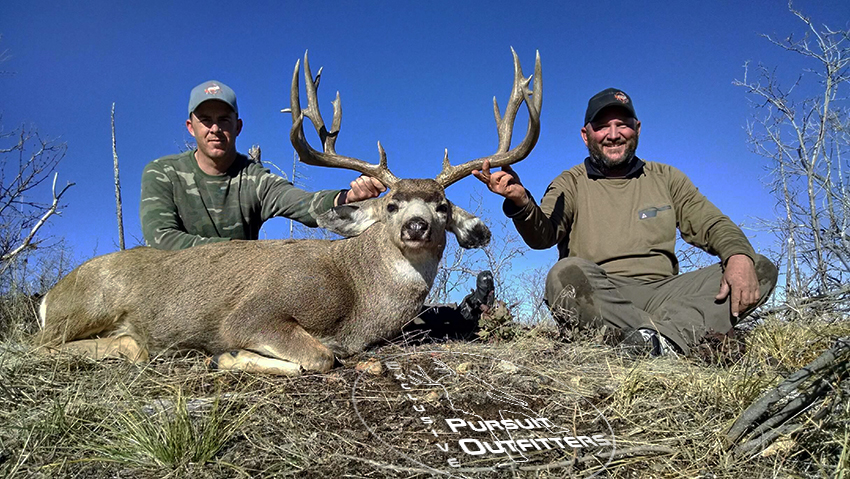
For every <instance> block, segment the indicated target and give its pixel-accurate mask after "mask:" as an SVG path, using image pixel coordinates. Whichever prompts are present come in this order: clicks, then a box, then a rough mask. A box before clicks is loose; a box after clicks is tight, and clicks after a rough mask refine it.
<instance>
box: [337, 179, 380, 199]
mask: <svg viewBox="0 0 850 479" xmlns="http://www.w3.org/2000/svg"><path fill="white" fill-rule="evenodd" d="M349 186H350V187H351V189H350V190H348V192H347V193H346V195H345V200H344V201H342V202H341V203H340V204H345V203H354V202H355V201H363V200H368V199H369V198H375V197H376V196H379V195H380V194H381V193H383V192H385V191H387V187H386V186H384V184H383V183H381V182H380V181H378V180H377V179H376V178H372V177H371V176H359V177H357V178H355V179H354V181H352V182H351V184H350V185H349Z"/></svg>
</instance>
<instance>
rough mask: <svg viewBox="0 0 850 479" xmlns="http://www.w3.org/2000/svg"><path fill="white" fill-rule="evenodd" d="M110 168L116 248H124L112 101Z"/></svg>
mask: <svg viewBox="0 0 850 479" xmlns="http://www.w3.org/2000/svg"><path fill="white" fill-rule="evenodd" d="M112 169H113V171H114V172H115V215H116V216H117V219H118V248H119V249H124V213H123V208H122V206H121V180H120V177H119V175H118V171H119V170H118V149H117V148H116V143H115V102H112Z"/></svg>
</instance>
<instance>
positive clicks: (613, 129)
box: [581, 107, 640, 171]
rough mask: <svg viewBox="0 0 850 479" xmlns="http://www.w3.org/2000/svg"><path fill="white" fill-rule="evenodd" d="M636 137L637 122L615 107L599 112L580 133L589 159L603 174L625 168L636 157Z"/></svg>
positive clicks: (638, 126)
mask: <svg viewBox="0 0 850 479" xmlns="http://www.w3.org/2000/svg"><path fill="white" fill-rule="evenodd" d="M639 137H640V122H639V121H638V120H636V119H635V118H633V117H632V116H631V115H630V114H629V112H628V111H627V110H625V109H623V108H618V107H610V108H606V109H604V110H602V111H601V112H599V114H598V115H596V117H595V118H594V119H593V120H592V121H591V122H590V123H588V124H587V125H585V126H584V127H583V128H582V129H581V138H582V139H583V140H584V144H585V145H587V151H588V152H589V153H590V157H591V159H592V160H593V161H594V163H595V164H596V165H597V166H598V167H600V168H601V169H602V170H603V171H604V170H611V169H616V168H619V167H622V166H625V165H627V164H628V163H629V161H630V160H631V159H632V158H633V157H634V156H635V151H637V145H638V138H639Z"/></svg>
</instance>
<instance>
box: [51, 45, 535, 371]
mask: <svg viewBox="0 0 850 479" xmlns="http://www.w3.org/2000/svg"><path fill="white" fill-rule="evenodd" d="M511 51H512V53H513V57H514V84H513V89H512V92H511V95H510V99H509V103H508V105H507V108H506V111H505V114H504V116H502V115H500V112H499V107H498V104H496V102H495V99H494V108H495V112H496V121H497V127H498V135H499V147H498V151H497V152H496V153H495V154H494V155H492V156H489V157H487V158H480V159H477V160H473V161H470V162H467V163H464V164H462V165H457V166H451V165H450V163H449V160H448V152H446V155H445V158H444V160H443V169H442V172H440V174H439V175H438V176H437V177H436V179H433V180H432V179H398V178H397V177H396V176H394V175H393V174H392V173H391V172H390V170H389V169H388V168H387V161H386V153H385V152H384V149H383V147H382V146H381V144H380V142H379V143H378V150H379V154H380V162H379V163H378V164H370V163H367V162H364V161H362V160H359V159H355V158H348V157H345V156H341V155H339V154H337V153H336V151H335V149H334V143H335V141H336V138H337V134H338V133H339V126H340V122H341V119H342V113H341V107H340V100H339V94H337V97H336V100H335V101H334V102H333V105H334V116H333V122H332V126H331V130H330V131H328V130H327V128H326V127H325V124H324V122H323V120H322V117H321V115H320V113H319V108H318V101H317V94H316V92H317V89H318V85H319V79H320V78H321V69H320V70H319V72H318V74H317V75H316V78H315V80H314V79H313V75H312V73H311V72H310V67H309V64H308V60H307V54H306V53H305V55H304V79H305V82H306V87H305V88H306V96H307V100H308V105H307V108H305V109H303V110H302V109H301V105H300V101H299V95H300V89H299V84H298V77H299V68H300V66H299V64H300V61H299V62H296V64H295V71H294V73H293V75H292V90H291V99H290V100H291V102H290V108H289V109H288V111H290V112H291V114H292V129H291V131H290V139H291V141H292V145H293V146H294V147H295V150H296V151H297V152H298V154H299V156H300V157H301V161H303V162H304V163H307V164H310V165H317V166H327V167H334V168H346V169H350V170H354V171H358V172H360V173H363V174H366V175H370V176H373V177H375V178H378V179H379V180H381V182H383V183H384V185H386V186H387V187H388V188H389V191H388V193H387V194H385V195H384V196H383V197H380V198H373V199H369V200H365V201H361V202H357V203H352V204H348V205H344V206H338V207H336V208H334V209H332V210H330V211H328V212H327V213H325V214H324V215H322V217H321V218H319V225H320V226H322V227H324V228H327V229H329V230H331V231H333V232H336V233H338V234H340V235H342V236H345V237H346V238H344V239H340V240H266V241H229V242H223V243H215V244H210V245H205V246H197V247H193V248H189V249H185V250H180V251H162V250H156V249H152V248H147V247H144V248H135V249H131V250H125V251H119V252H115V253H112V254H107V255H104V256H100V257H97V258H94V259H92V260H90V261H88V262H86V263H84V264H83V265H81V266H80V267H78V268H77V269H75V270H74V271H72V272H71V273H70V274H68V276H66V277H65V278H63V279H62V280H61V281H59V283H57V284H56V286H55V287H53V289H51V290H50V291H49V292H48V293H47V295H46V296H45V297H44V299H43V300H42V303H41V306H40V308H39V319H40V323H41V326H42V331H41V332H40V333H39V335H38V336H37V337H36V342H37V344H39V345H40V346H42V347H44V348H45V349H47V350H48V351H54V352H55V351H69V352H75V353H78V354H83V355H86V356H89V357H93V358H95V359H99V358H104V357H125V358H127V359H130V360H132V361H144V360H147V358H148V357H149V354H158V353H160V352H161V351H163V350H166V349H180V350H183V349H196V350H201V351H203V352H205V353H207V354H209V355H212V358H211V359H210V360H209V362H210V364H211V365H212V366H214V367H218V368H221V369H239V370H247V371H258V372H266V373H271V374H283V375H296V374H299V373H300V371H301V370H302V369H304V370H313V371H319V372H326V371H328V370H330V369H331V368H332V367H333V366H334V361H335V356H336V357H341V358H342V357H347V356H350V355H352V354H355V353H357V352H360V351H363V350H364V349H365V348H367V347H368V346H370V345H372V344H374V343H376V342H378V341H380V340H382V339H390V338H393V337H396V336H397V335H398V334H399V333H400V332H401V329H402V326H403V325H404V324H405V323H406V322H408V321H409V320H410V319H411V318H413V317H414V316H415V315H416V314H417V313H418V312H419V310H420V308H421V307H422V304H423V302H424V301H425V298H426V296H427V294H428V291H429V290H430V289H431V285H432V283H433V280H434V277H435V275H436V273H437V267H438V264H439V262H440V258H441V257H442V254H443V249H444V247H445V244H446V231H450V232H452V233H453V234H454V235H455V236H456V237H457V241H458V243H459V244H460V245H461V246H462V247H464V248H475V247H481V246H485V245H486V244H487V243H488V242H489V240H490V231H489V230H488V229H487V227H486V226H485V225H484V223H483V222H482V221H481V220H480V219H479V218H477V217H475V216H473V215H472V214H470V213H468V212H466V211H464V210H463V209H461V208H459V207H458V206H456V205H454V204H453V203H451V202H450V201H448V200H447V199H446V195H445V188H446V187H447V186H448V185H450V184H452V183H454V182H456V181H458V180H460V179H462V178H464V177H466V176H468V175H469V174H470V173H471V172H472V170H473V169H480V168H481V166H482V164H483V162H484V160H487V159H489V160H490V163H491V165H493V166H504V165H510V164H513V163H516V162H518V161H520V160H522V159H523V158H525V157H526V156H528V154H529V152H531V149H532V148H533V147H534V145H535V143H536V142H537V138H538V136H539V132H540V109H541V106H542V90H541V88H542V79H541V67H540V55H539V53H538V54H537V58H536V62H535V70H534V74H533V75H532V77H533V79H534V83H533V89H532V88H531V87H530V82H531V78H532V77H529V78H526V77H525V76H524V75H523V73H522V69H521V67H520V63H519V58H518V57H517V55H516V52H514V51H513V49H512V50H511ZM523 102H525V104H526V107H527V109H528V114H529V120H528V128H527V132H526V136H525V138H524V139H523V140H522V142H521V143H519V144H518V145H517V146H516V147H514V148H513V149H511V148H510V145H511V135H512V130H513V125H514V120H515V119H516V115H517V111H518V110H519V108H520V106H521V105H522V103H523ZM284 111H287V110H284ZM305 118H308V119H310V121H311V123H312V124H313V126H314V127H315V129H316V131H317V132H318V134H319V138H320V140H321V142H322V150H323V151H321V152H320V151H317V150H315V149H313V148H312V147H311V146H310V145H309V144H308V142H307V140H306V138H305V136H304V129H303V122H304V119H305Z"/></svg>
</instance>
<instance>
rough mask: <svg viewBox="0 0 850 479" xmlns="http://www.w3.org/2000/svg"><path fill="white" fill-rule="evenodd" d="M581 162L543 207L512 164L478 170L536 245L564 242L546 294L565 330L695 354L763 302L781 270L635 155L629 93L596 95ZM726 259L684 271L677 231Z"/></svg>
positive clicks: (703, 203)
mask: <svg viewBox="0 0 850 479" xmlns="http://www.w3.org/2000/svg"><path fill="white" fill-rule="evenodd" d="M581 137H582V140H584V143H585V145H586V146H587V150H588V153H589V155H588V157H587V158H585V160H584V162H582V163H581V164H578V165H576V166H574V167H573V168H571V169H569V170H567V171H564V172H563V173H561V174H560V175H558V176H557V177H556V178H555V179H554V180H553V181H552V184H550V185H549V187H548V188H547V189H546V193H545V194H544V195H543V198H542V200H541V201H540V205H538V204H537V203H536V202H535V201H534V199H533V198H532V197H531V194H530V193H529V192H528V190H526V189H525V188H524V187H523V186H522V183H520V180H519V176H517V174H516V172H514V171H513V170H512V169H511V168H502V171H497V172H491V171H490V165H489V164H488V163H487V162H485V163H484V166H483V168H482V170H481V171H475V172H473V174H474V175H475V176H476V177H477V178H478V179H479V180H481V181H482V182H484V183H485V184H487V187H488V188H489V189H490V191H493V192H494V193H496V194H499V195H501V196H503V197H505V201H504V205H503V209H504V212H505V214H506V215H507V216H508V217H509V218H511V219H512V220H513V222H514V225H515V226H516V228H517V231H519V233H520V235H521V236H522V237H523V239H524V240H525V242H526V243H527V244H528V245H529V246H530V247H531V248H534V249H545V248H549V247H551V246H553V245H558V255H559V261H558V262H557V263H556V264H555V266H554V267H553V268H552V269H551V270H550V271H549V274H548V276H547V278H546V290H545V294H544V298H545V299H546V302H547V304H548V305H549V308H550V309H551V311H552V314H553V317H554V318H555V319H556V320H557V321H558V323H559V325H560V326H561V327H563V328H578V329H581V328H587V327H603V326H606V327H608V328H614V330H615V331H618V333H619V334H617V336H619V337H621V338H623V340H624V341H626V342H627V343H629V344H631V345H639V346H641V347H642V348H643V347H645V348H646V350H647V351H648V352H650V353H651V354H653V355H660V354H665V353H668V352H681V353H685V354H687V353H689V352H690V350H691V348H693V347H694V346H696V345H698V344H699V343H700V342H701V341H702V340H703V338H704V337H706V336H709V335H715V334H722V335H725V334H729V333H730V332H731V331H732V328H733V326H734V325H735V324H736V323H737V321H739V320H740V319H741V318H742V317H744V316H746V315H747V314H748V313H750V312H751V311H752V310H753V309H755V308H756V307H757V306H758V305H760V304H762V303H764V302H765V301H766V300H767V298H768V297H769V296H770V293H771V291H772V290H773V287H774V286H775V285H776V279H777V270H776V267H775V266H774V265H773V264H772V263H771V262H770V261H769V260H768V259H767V258H765V257H764V256H761V255H758V254H756V253H755V251H754V250H753V247H752V246H751V245H750V242H749V241H748V240H747V238H746V236H744V233H743V232H742V231H741V229H740V228H738V227H737V226H736V225H735V224H734V223H733V222H732V221H731V220H730V219H729V218H728V217H727V216H725V215H723V214H722V213H721V212H720V210H718V209H717V207H715V206H714V205H713V204H711V202H709V201H708V200H707V199H706V198H705V197H704V196H703V195H702V194H701V193H700V192H699V190H697V188H696V187H695V186H694V185H693V183H691V181H690V180H689V179H688V178H687V177H686V176H685V175H684V174H683V173H682V172H681V171H679V170H678V169H676V168H674V167H672V166H669V165H664V164H661V163H656V162H652V161H643V160H641V159H640V158H638V157H637V156H636V155H635V152H636V150H637V145H638V138H639V137H640V121H638V119H637V114H636V113H635V108H634V104H633V103H632V99H631V97H629V95H627V94H626V93H625V92H623V91H622V90H619V89H616V88H608V89H605V90H603V91H601V92H599V93H597V94H596V95H594V96H593V97H592V98H591V99H590V101H588V105H587V110H586V112H585V117H584V126H582V128H581ZM677 228H678V229H679V231H680V232H681V234H682V239H684V240H685V241H687V242H688V243H690V244H692V245H694V246H697V247H699V248H701V249H703V250H705V251H707V252H709V253H711V254H713V255H715V256H718V257H719V259H720V262H719V263H718V264H715V265H712V266H709V267H706V268H702V269H699V270H696V271H691V272H688V273H684V274H681V275H680V274H678V272H679V262H678V260H677V259H676V255H675V246H676V230H677Z"/></svg>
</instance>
